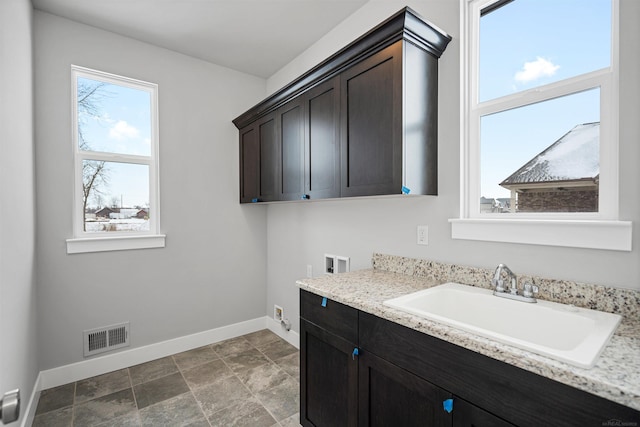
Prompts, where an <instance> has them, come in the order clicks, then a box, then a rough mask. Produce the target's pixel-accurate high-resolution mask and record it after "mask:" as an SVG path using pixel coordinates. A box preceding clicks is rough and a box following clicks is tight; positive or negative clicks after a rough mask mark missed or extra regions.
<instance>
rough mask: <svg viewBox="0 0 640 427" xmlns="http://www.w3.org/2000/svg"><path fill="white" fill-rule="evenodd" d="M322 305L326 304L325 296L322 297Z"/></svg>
mask: <svg viewBox="0 0 640 427" xmlns="http://www.w3.org/2000/svg"><path fill="white" fill-rule="evenodd" d="M321 305H322V306H323V307H326V306H327V297H322V304H321Z"/></svg>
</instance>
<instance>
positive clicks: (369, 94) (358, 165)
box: [340, 42, 402, 197]
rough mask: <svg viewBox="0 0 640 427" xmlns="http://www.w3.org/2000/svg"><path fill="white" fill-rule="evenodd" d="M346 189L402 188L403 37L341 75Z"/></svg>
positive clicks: (363, 192)
mask: <svg viewBox="0 0 640 427" xmlns="http://www.w3.org/2000/svg"><path fill="white" fill-rule="evenodd" d="M340 76H341V82H340V91H341V97H340V98H341V110H340V118H341V144H342V147H341V164H342V167H341V195H342V196H343V197H344V196H369V195H377V194H400V193H401V191H402V42H396V43H394V44H393V45H391V46H389V47H387V48H385V49H383V50H382V51H380V52H378V53H376V54H375V55H373V56H371V57H370V58H367V59H365V60H363V61H362V62H360V63H358V64H356V65H354V66H353V67H351V68H349V69H348V70H346V71H345V72H343V73H342V74H341V75H340Z"/></svg>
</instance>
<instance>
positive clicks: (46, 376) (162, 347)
mask: <svg viewBox="0 0 640 427" xmlns="http://www.w3.org/2000/svg"><path fill="white" fill-rule="evenodd" d="M269 320H271V322H273V323H276V322H275V321H274V320H273V319H270V318H269V317H267V316H265V317H258V318H256V319H252V320H247V321H244V322H240V323H235V324H233V325H228V326H223V327H220V328H216V329H210V330H208V331H204V332H198V333H196V334H192V335H187V336H184V337H180V338H175V339H172V340H168V341H163V342H159V343H155V344H150V345H147V346H144V347H138V348H132V349H130V350H124V351H120V352H118V353H113V354H108V355H104V356H98V357H95V358H92V359H87V360H83V361H81V362H77V363H72V364H70V365H65V366H60V367H58V368H53V369H48V370H46V371H41V372H40V375H39V376H38V380H39V382H40V384H39V388H38V391H40V390H46V389H48V388H52V387H57V386H60V385H64V384H68V383H71V382H75V381H79V380H82V379H85V378H91V377H95V376H96V375H102V374H106V373H107V372H112V371H117V370H118V369H123V368H127V367H129V366H134V365H139V364H140V363H145V362H149V361H151V360H155V359H159V358H161V357H166V356H170V355H172V354H175V353H180V352H183V351H187V350H191V349H194V348H197V347H202V346H203V345H207V344H211V343H215V342H219V341H223V340H226V339H229V338H235V337H237V336H240V335H245V334H248V333H251V332H256V331H259V330H261V329H264V328H266V327H269V329H271V330H273V329H272V326H271V324H270V323H269V322H268V321H269ZM277 325H278V328H279V327H280V324H277ZM283 330H284V329H283ZM274 332H275V333H277V334H278V335H280V334H279V333H278V332H276V331H274ZM285 332H286V331H285ZM280 336H282V335H280ZM282 337H283V338H284V339H286V340H287V341H289V339H287V338H286V337H285V336H282ZM289 342H291V341H289ZM298 342H299V339H298ZM292 344H293V343H292ZM293 345H295V344H293ZM298 347H299V344H298ZM34 390H35V389H34ZM38 396H39V394H38ZM32 399H33V397H32ZM29 404H30V405H31V402H30V403H29ZM36 405H37V403H36ZM34 411H35V408H34Z"/></svg>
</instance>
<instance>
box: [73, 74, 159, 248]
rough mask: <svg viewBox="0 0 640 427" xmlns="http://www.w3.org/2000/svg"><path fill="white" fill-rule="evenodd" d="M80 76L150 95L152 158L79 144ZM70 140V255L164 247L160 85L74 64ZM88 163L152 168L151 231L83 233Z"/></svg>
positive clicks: (150, 178)
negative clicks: (84, 179)
mask: <svg viewBox="0 0 640 427" xmlns="http://www.w3.org/2000/svg"><path fill="white" fill-rule="evenodd" d="M78 77H85V78H89V79H92V80H97V81H102V82H105V83H111V84H114V85H119V86H124V87H129V88H132V89H136V90H142V91H145V92H148V93H149V95H150V99H151V106H150V107H151V111H150V116H151V143H150V146H151V150H150V154H149V156H139V155H130V154H120V153H107V152H102V151H84V150H81V149H80V144H79V141H78V103H77V99H78V93H77V89H78V85H77V81H78ZM71 112H72V114H71V133H72V137H71V141H72V143H73V156H74V174H75V176H74V183H73V213H72V218H73V238H71V239H67V253H68V254H74V253H84V252H104V251H117V250H128V249H145V248H162V247H164V246H165V237H166V236H165V235H164V234H161V233H160V188H159V174H158V163H159V162H158V154H159V152H158V139H159V138H158V135H159V134H158V85H157V84H155V83H149V82H145V81H142V80H136V79H132V78H128V77H123V76H118V75H115V74H111V73H106V72H103V71H98V70H93V69H90V68H85V67H80V66H77V65H71ZM85 160H98V161H106V162H118V163H129V164H138V165H146V166H148V167H149V211H150V212H151V215H150V217H149V231H139V232H130V231H119V232H113V233H104V234H102V233H90V232H86V231H84V227H83V222H84V214H83V212H82V188H83V187H82V164H83V161H85Z"/></svg>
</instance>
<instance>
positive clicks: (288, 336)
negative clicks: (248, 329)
mask: <svg viewBox="0 0 640 427" xmlns="http://www.w3.org/2000/svg"><path fill="white" fill-rule="evenodd" d="M267 328H268V329H269V330H270V331H271V332H273V333H274V334H276V335H278V336H279V337H280V338H282V339H283V340H285V341H287V342H288V343H289V344H291V345H292V346H294V347H295V348H297V349H299V348H300V334H299V333H297V332H296V331H293V330H290V331H287V330H286V329H285V327H284V326H282V325H281V324H280V322H278V321H277V320H275V319H273V318H272V317H267Z"/></svg>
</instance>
